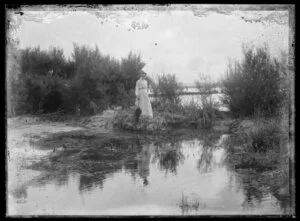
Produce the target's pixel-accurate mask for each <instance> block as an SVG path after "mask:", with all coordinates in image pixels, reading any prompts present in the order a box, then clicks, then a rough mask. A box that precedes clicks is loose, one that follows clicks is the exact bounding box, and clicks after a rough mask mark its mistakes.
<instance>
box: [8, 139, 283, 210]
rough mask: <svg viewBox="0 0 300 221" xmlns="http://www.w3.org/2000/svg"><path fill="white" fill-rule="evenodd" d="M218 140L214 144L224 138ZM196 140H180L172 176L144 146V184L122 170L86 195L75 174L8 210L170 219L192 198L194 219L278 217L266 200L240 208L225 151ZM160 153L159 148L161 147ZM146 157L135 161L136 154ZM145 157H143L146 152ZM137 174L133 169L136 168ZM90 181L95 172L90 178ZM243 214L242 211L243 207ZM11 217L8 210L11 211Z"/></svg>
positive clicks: (35, 190) (31, 190)
mask: <svg viewBox="0 0 300 221" xmlns="http://www.w3.org/2000/svg"><path fill="white" fill-rule="evenodd" d="M224 138H225V136H221V137H220V138H219V139H220V140H222V139H224ZM201 143H202V142H201V141H200V140H190V141H182V142H180V143H179V144H180V145H179V148H180V149H179V151H180V152H181V153H182V154H183V156H184V160H183V163H179V164H178V166H177V171H176V174H175V173H165V172H164V171H163V170H162V168H160V167H158V164H157V162H156V161H152V159H153V153H154V152H153V151H154V150H155V146H153V145H144V146H143V149H142V150H141V152H140V153H139V155H138V156H137V160H138V168H139V167H147V165H148V166H149V173H146V174H144V175H145V176H146V177H147V179H148V181H149V183H148V185H146V186H145V185H144V184H143V176H141V174H139V176H136V177H135V179H133V177H132V176H131V175H130V174H129V173H127V172H126V171H125V170H124V169H122V170H121V171H120V170H119V171H116V172H114V173H113V174H111V175H110V176H107V178H106V179H105V180H104V181H103V186H102V187H100V186H94V187H93V188H91V189H89V190H88V191H79V179H80V176H79V175H78V174H73V175H69V176H68V178H66V179H67V180H65V182H63V183H59V182H57V181H56V180H54V181H49V182H48V183H47V184H43V185H38V186H29V187H28V188H27V190H26V191H27V196H26V199H25V202H23V203H19V204H16V205H15V206H14V209H15V212H17V213H19V214H69V215H75V214H78V215H79V214H85V215H87V214H89V215H90V214H95V215H96V214H97V215H99V214H111V215H118V214H120V215H122V214H128V215H130V214H133V215H134V214H135V215H137V214H144V215H146V214H148V215H149V214H150V215H151V214H152V215H154V214H171V215H176V214H178V215H180V214H181V210H180V208H179V206H178V205H179V203H180V199H181V197H182V194H184V195H185V196H187V197H188V199H191V198H196V199H198V200H199V202H200V203H201V204H205V205H206V207H205V208H201V209H200V210H199V211H197V212H196V214H237V213H239V214H241V213H242V214H247V213H256V214H257V213H263V214H266V213H280V210H279V209H278V205H277V206H276V205H274V206H273V205H272V204H275V203H276V200H275V199H274V198H270V197H269V198H267V199H266V201H263V202H262V203H261V204H256V205H255V207H254V208H249V209H248V210H245V208H243V207H242V203H243V201H244V198H245V196H244V193H243V191H242V189H241V188H240V187H239V185H240V183H238V182H237V181H236V178H235V174H234V172H232V171H229V170H228V168H227V167H226V165H225V164H224V162H223V159H224V154H225V152H226V151H225V149H224V148H223V147H222V144H221V143H220V142H218V140H217V142H215V143H216V145H213V146H205V147H203V145H202V144H201ZM162 148H163V146H162ZM203 148H211V151H212V152H211V153H212V159H211V161H210V162H208V163H210V164H211V170H210V171H208V172H201V171H199V170H198V169H197V163H198V160H199V159H200V157H201V155H203V154H206V153H208V152H207V151H206V150H204V149H203ZM143 152H144V153H147V154H145V155H144V156H141V154H142V153H143ZM148 152H149V153H148ZM139 161H145V162H139ZM138 170H139V169H138ZM94 176H96V177H95V179H96V178H97V173H95V174H94ZM246 209H247V208H246ZM12 212H14V211H12Z"/></svg>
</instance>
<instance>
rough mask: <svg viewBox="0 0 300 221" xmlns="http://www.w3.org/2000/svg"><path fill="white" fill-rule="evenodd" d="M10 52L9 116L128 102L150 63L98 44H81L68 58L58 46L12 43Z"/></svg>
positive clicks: (96, 108)
mask: <svg viewBox="0 0 300 221" xmlns="http://www.w3.org/2000/svg"><path fill="white" fill-rule="evenodd" d="M7 55H8V56H7V75H6V76H7V84H6V85H7V110H8V112H7V114H8V116H14V115H22V114H38V113H51V112H56V111H62V112H64V113H70V114H72V113H75V112H76V111H78V110H80V112H81V114H92V113H95V112H97V111H101V110H103V109H105V108H107V107H109V106H110V105H119V106H122V107H125V108H126V107H129V106H131V105H133V104H134V100H135V95H134V89H135V83H136V81H137V80H138V78H139V73H140V71H141V69H142V68H143V67H144V66H145V63H144V62H143V61H142V60H141V57H140V55H138V54H134V53H132V52H130V53H129V54H128V56H127V57H125V58H122V59H120V60H117V59H115V58H113V57H110V56H109V55H104V54H102V53H101V52H100V50H99V48H98V47H97V46H96V47H95V48H90V47H88V46H85V45H81V46H80V45H77V44H74V45H73V52H72V55H71V57H70V58H69V59H66V58H65V56H64V53H63V49H61V48H58V47H51V48H49V49H48V50H41V49H40V47H35V48H31V47H28V48H25V49H14V48H8V54H7Z"/></svg>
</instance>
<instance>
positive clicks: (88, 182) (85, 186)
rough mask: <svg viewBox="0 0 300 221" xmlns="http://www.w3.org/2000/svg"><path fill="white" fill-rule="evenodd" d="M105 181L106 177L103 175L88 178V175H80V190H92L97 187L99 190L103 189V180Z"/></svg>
mask: <svg viewBox="0 0 300 221" xmlns="http://www.w3.org/2000/svg"><path fill="white" fill-rule="evenodd" d="M104 179H105V176H103V175H100V176H99V175H98V176H97V175H93V176H87V175H80V178H79V190H80V191H84V190H87V191H89V190H91V189H93V188H94V187H95V186H97V187H99V188H101V189H102V188H103V180H104Z"/></svg>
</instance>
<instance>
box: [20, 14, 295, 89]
mask: <svg viewBox="0 0 300 221" xmlns="http://www.w3.org/2000/svg"><path fill="white" fill-rule="evenodd" d="M15 17H17V19H19V20H21V25H20V26H19V29H18V33H17V37H18V39H19V42H20V43H19V46H20V47H21V48H25V47H28V46H31V47H35V46H40V47H41V48H42V49H48V48H49V47H50V46H59V47H61V48H63V49H64V52H65V55H66V57H68V56H70V55H71V53H72V50H73V42H75V43H78V44H80V45H81V44H84V45H90V46H91V47H94V46H95V45H98V47H99V49H100V51H101V52H102V53H103V54H109V55H111V56H113V57H115V58H118V59H119V58H121V57H125V56H127V55H128V53H129V51H130V50H132V51H134V52H137V53H140V54H141V57H142V59H143V60H144V61H145V62H146V66H145V68H144V70H145V71H146V72H147V73H148V74H149V75H150V76H152V77H155V76H156V75H158V74H162V73H172V74H176V76H177V77H178V79H179V80H181V81H182V82H183V83H185V84H193V82H194V81H195V80H197V79H198V77H199V74H200V73H204V74H207V75H209V76H211V78H212V79H215V80H217V79H219V78H220V77H222V75H223V74H224V73H225V71H226V64H227V62H228V58H231V59H240V58H241V53H242V50H241V46H242V43H251V44H253V45H262V44H263V43H267V44H268V45H269V48H270V50H271V53H272V54H273V55H275V56H277V55H278V54H279V52H280V51H281V50H284V51H287V50H288V39H289V38H288V37H289V35H288V34H289V26H288V12H287V11H238V10H236V11H233V12H231V13H227V14H224V13H218V12H215V11H210V12H208V13H203V14H201V15H200V16H199V14H198V15H197V14H195V12H194V11H192V10H159V11H158V10H157V11H156V10H151V11H150V10H142V11H124V10H121V11H108V12H106V13H105V12H103V11H101V12H100V11H98V12H97V11H92V12H89V11H52V12H50V11H24V15H23V16H20V15H15ZM251 19H252V20H251ZM258 19H260V20H261V21H262V22H258V21H257V20H258ZM276 19H278V21H279V22H274V21H276ZM250 20H251V22H249V21H250ZM256 21H257V22H256Z"/></svg>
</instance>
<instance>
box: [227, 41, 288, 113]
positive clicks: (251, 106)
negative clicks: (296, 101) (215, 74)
mask: <svg viewBox="0 0 300 221" xmlns="http://www.w3.org/2000/svg"><path fill="white" fill-rule="evenodd" d="M282 58H283V59H282V60H281V61H279V60H277V59H275V58H271V56H270V53H269V50H268V48H267V47H266V46H264V47H260V48H257V49H256V50H254V49H253V48H251V47H248V48H247V47H246V46H244V47H243V59H242V60H241V61H240V62H238V61H237V62H235V63H234V64H229V67H228V71H227V77H226V79H225V80H224V82H223V87H224V93H225V94H226V98H225V100H224V102H225V104H227V105H228V106H229V108H230V110H231V111H232V112H233V113H235V114H236V115H238V116H253V115H255V114H260V115H263V116H274V115H276V114H277V113H278V111H279V110H282V108H281V107H282V106H286V105H284V104H285V102H286V101H287V100H288V99H287V95H288V94H287V93H288V88H287V86H286V85H287V84H286V82H287V62H286V61H287V56H284V55H283V56H282Z"/></svg>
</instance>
